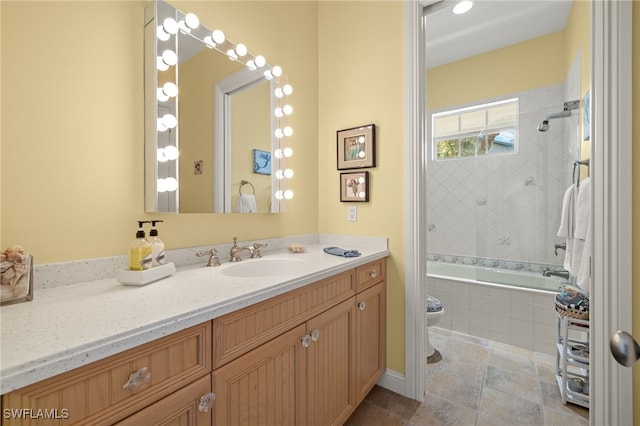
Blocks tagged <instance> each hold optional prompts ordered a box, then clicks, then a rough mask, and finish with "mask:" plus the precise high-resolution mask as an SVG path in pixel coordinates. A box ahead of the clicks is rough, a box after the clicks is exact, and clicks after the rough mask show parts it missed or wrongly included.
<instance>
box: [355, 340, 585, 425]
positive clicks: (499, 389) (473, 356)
mask: <svg viewBox="0 0 640 426" xmlns="http://www.w3.org/2000/svg"><path fill="white" fill-rule="evenodd" d="M430 333H431V339H432V342H433V345H434V346H435V347H436V348H437V349H438V350H439V351H440V353H441V354H442V360H441V361H440V362H438V363H435V364H428V365H427V377H426V380H427V382H426V396H425V401H424V402H423V403H422V404H420V403H418V402H417V401H413V400H411V399H408V398H405V397H403V396H400V395H398V394H395V393H393V392H391V391H388V390H386V389H384V388H381V387H378V386H376V387H375V388H374V389H373V390H372V391H371V393H370V394H369V395H368V396H367V398H366V399H365V400H364V401H363V403H362V404H361V405H360V407H358V409H357V410H356V411H355V413H353V415H352V416H351V417H350V418H349V420H347V422H346V424H347V425H350V426H357V425H367V426H376V425H380V426H387V425H407V426H420V425H460V426H474V425H475V426H520V425H532V426H552V425H558V426H574V425H575V426H582V425H585V426H586V425H588V424H589V410H587V409H586V408H583V407H580V406H577V405H573V404H567V405H563V404H562V402H561V401H560V391H559V389H558V385H557V384H556V381H555V358H554V357H553V356H550V355H545V354H540V353H534V352H531V351H527V350H524V349H520V348H517V347H514V346H510V345H504V344H502V343H497V342H493V341H490V340H486V339H479V338H476V337H472V336H467V335H464V334H459V333H455V332H451V331H447V330H443V329H439V328H435V327H434V328H431V330H430Z"/></svg>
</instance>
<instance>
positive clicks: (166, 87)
mask: <svg viewBox="0 0 640 426" xmlns="http://www.w3.org/2000/svg"><path fill="white" fill-rule="evenodd" d="M162 91H163V92H164V93H165V94H166V95H167V96H169V97H170V98H175V97H176V96H178V86H176V84H175V83H172V82H170V81H168V82H166V83H165V84H163V85H162Z"/></svg>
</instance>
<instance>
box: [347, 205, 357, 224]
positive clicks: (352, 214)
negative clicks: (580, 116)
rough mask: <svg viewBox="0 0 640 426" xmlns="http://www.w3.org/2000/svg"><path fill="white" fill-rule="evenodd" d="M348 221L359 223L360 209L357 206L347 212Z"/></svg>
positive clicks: (350, 207)
mask: <svg viewBox="0 0 640 426" xmlns="http://www.w3.org/2000/svg"><path fill="white" fill-rule="evenodd" d="M347 220H348V221H349V222H357V221H358V208H357V207H356V206H349V210H348V212H347Z"/></svg>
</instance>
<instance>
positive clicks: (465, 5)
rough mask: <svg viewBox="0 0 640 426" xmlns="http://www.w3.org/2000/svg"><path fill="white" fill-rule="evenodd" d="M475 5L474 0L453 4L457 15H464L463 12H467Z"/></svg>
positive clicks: (463, 0)
mask: <svg viewBox="0 0 640 426" xmlns="http://www.w3.org/2000/svg"><path fill="white" fill-rule="evenodd" d="M472 7H473V0H462V1H459V2H458V3H456V5H455V6H453V13H455V14H456V15H462V14H463V13H467V12H468V11H470V10H471V8H472Z"/></svg>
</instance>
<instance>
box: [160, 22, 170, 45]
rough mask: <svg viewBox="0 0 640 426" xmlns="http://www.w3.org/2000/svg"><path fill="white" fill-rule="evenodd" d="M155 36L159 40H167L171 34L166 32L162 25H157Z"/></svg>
mask: <svg viewBox="0 0 640 426" xmlns="http://www.w3.org/2000/svg"><path fill="white" fill-rule="evenodd" d="M156 37H158V40H160V41H167V40H169V39H170V38H171V34H169V33H168V32H166V31H165V30H164V28H163V27H162V25H158V26H157V27H156Z"/></svg>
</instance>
